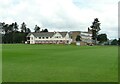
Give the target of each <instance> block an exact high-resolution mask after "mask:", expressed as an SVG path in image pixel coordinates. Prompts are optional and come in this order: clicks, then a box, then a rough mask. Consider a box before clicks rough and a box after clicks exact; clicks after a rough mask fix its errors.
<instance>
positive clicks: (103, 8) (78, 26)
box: [0, 0, 119, 39]
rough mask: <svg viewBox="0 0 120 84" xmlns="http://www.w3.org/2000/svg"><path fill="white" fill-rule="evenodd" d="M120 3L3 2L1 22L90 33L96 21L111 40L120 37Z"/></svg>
mask: <svg viewBox="0 0 120 84" xmlns="http://www.w3.org/2000/svg"><path fill="white" fill-rule="evenodd" d="M118 1H119V0H0V22H5V23H8V24H10V23H13V22H17V23H18V24H19V27H20V26H21V24H22V22H25V23H26V25H27V27H28V28H30V29H31V30H32V31H33V30H34V28H35V25H38V26H40V27H41V29H45V28H47V29H48V30H49V31H87V29H88V27H90V26H91V25H92V22H93V21H94V19H95V18H99V21H100V23H101V26H100V28H101V30H100V31H99V34H104V33H106V34H107V36H108V38H109V39H114V38H118Z"/></svg>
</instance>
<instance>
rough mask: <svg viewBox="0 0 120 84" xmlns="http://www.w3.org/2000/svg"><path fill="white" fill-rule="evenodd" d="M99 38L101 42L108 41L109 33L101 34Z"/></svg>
mask: <svg viewBox="0 0 120 84" xmlns="http://www.w3.org/2000/svg"><path fill="white" fill-rule="evenodd" d="M97 40H98V41H100V42H99V43H103V42H106V41H107V35H106V34H100V35H98V37H97Z"/></svg>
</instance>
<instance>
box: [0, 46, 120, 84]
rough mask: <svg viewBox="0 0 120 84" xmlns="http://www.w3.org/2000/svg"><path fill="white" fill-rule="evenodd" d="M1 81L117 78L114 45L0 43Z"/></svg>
mask: <svg viewBox="0 0 120 84" xmlns="http://www.w3.org/2000/svg"><path fill="white" fill-rule="evenodd" d="M2 50H3V51H2V52H3V55H2V57H3V58H2V59H3V82H117V81H118V47H116V46H75V45H28V44H16V45H15V44H14V45H12V44H10V45H8V44H7V45H5V44H4V45H3V48H2Z"/></svg>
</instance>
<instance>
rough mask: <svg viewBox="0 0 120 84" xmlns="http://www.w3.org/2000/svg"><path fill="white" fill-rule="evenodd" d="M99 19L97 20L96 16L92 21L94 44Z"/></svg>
mask: <svg viewBox="0 0 120 84" xmlns="http://www.w3.org/2000/svg"><path fill="white" fill-rule="evenodd" d="M99 22H100V21H99V20H98V18H95V19H94V22H93V23H92V26H91V28H92V39H93V41H94V44H96V40H97V34H98V32H99V31H100V24H101V23H99Z"/></svg>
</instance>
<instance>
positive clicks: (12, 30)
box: [2, 22, 31, 43]
mask: <svg viewBox="0 0 120 84" xmlns="http://www.w3.org/2000/svg"><path fill="white" fill-rule="evenodd" d="M18 26H19V25H18V24H17V22H15V23H12V24H5V23H2V29H3V30H4V31H5V35H3V36H2V42H3V43H24V42H25V41H26V36H27V34H28V33H30V32H31V30H30V29H29V28H27V27H26V24H25V23H24V22H23V23H22V24H21V27H20V28H21V32H20V31H18V30H19V28H18Z"/></svg>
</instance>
